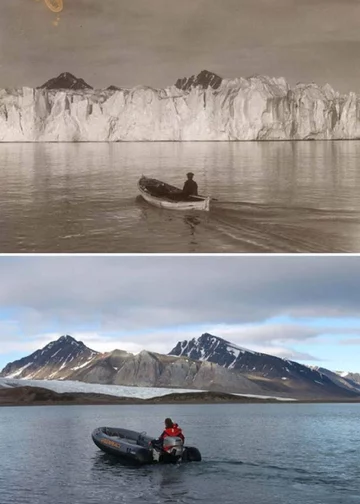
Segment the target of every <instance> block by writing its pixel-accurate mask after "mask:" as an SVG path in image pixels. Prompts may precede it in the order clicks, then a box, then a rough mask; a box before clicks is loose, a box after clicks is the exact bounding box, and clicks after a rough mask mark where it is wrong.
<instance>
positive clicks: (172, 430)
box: [160, 423, 185, 442]
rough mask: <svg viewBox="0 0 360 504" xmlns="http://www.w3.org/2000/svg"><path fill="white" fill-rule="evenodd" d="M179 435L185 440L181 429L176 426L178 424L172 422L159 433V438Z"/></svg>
mask: <svg viewBox="0 0 360 504" xmlns="http://www.w3.org/2000/svg"><path fill="white" fill-rule="evenodd" d="M169 436H170V437H179V438H180V439H182V441H183V442H184V441H185V437H184V434H183V433H182V430H181V429H180V427H179V426H178V424H176V423H174V424H173V426H172V427H170V428H168V429H165V430H164V432H163V433H162V434H161V436H160V439H164V438H166V437H169Z"/></svg>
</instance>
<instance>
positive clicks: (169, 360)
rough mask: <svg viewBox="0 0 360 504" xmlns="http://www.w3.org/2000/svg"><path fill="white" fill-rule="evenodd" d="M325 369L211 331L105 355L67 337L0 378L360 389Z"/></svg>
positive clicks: (334, 392) (287, 390)
mask: <svg viewBox="0 0 360 504" xmlns="http://www.w3.org/2000/svg"><path fill="white" fill-rule="evenodd" d="M331 373H332V372H331V371H328V370H324V369H321V370H320V369H313V368H310V367H308V366H304V365H301V364H298V363H296V362H293V361H290V360H285V359H280V358H278V357H274V356H270V355H266V354H261V353H259V352H252V351H251V350H246V349H243V348H240V347H237V346H236V345H234V344H232V343H230V342H228V341H226V340H224V339H222V338H219V337H217V336H213V335H210V334H208V333H205V334H203V335H202V336H201V337H199V338H198V339H193V340H191V341H186V340H185V341H182V342H179V343H178V344H177V345H176V346H175V347H174V348H173V349H172V350H171V352H170V354H169V355H163V354H158V353H155V352H148V351H146V350H143V351H142V352H140V353H139V354H137V355H133V354H131V353H128V352H125V351H122V350H114V351H113V352H109V353H99V352H96V351H94V350H91V349H90V348H88V347H86V346H85V345H84V344H83V343H82V342H78V341H76V340H75V339H74V338H72V337H71V336H69V335H66V336H62V337H61V338H59V339H58V340H57V341H53V342H51V343H49V344H48V345H46V346H45V347H44V348H42V349H40V350H37V351H36V352H33V353H32V354H31V355H29V356H27V357H24V358H22V359H19V360H17V361H14V362H11V363H9V364H7V366H5V368H4V369H3V370H2V371H1V373H0V377H6V378H26V379H38V380H40V379H49V380H77V381H82V382H86V383H93V384H97V383H99V384H112V385H127V386H138V387H170V388H185V389H199V390H210V391H219V392H228V393H229V392H232V393H243V394H253V395H268V396H269V395H274V393H275V394H276V395H280V396H286V397H301V398H309V397H319V398H324V397H335V398H344V397H349V398H350V397H356V396H358V395H360V387H358V386H356V385H354V384H353V383H352V382H350V381H349V380H347V379H346V378H342V377H340V376H339V375H337V374H334V375H333V374H331Z"/></svg>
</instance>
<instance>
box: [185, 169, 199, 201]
mask: <svg viewBox="0 0 360 504" xmlns="http://www.w3.org/2000/svg"><path fill="white" fill-rule="evenodd" d="M186 176H187V180H186V181H185V184H184V187H183V191H182V192H183V196H185V198H188V197H189V196H197V195H198V185H197V183H196V182H195V180H193V177H194V174H193V173H191V172H189V173H187V174H186Z"/></svg>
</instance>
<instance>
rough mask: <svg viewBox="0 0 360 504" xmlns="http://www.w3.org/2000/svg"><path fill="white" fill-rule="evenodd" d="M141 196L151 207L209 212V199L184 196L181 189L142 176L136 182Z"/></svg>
mask: <svg viewBox="0 0 360 504" xmlns="http://www.w3.org/2000/svg"><path fill="white" fill-rule="evenodd" d="M138 188H139V191H140V194H141V196H142V197H143V198H144V200H146V201H147V202H148V203H150V204H151V205H154V206H156V207H158V208H166V209H168V210H203V211H207V212H208V211H209V210H210V197H206V196H188V197H186V196H184V195H183V192H182V190H181V189H179V188H178V187H174V186H172V185H170V184H166V183H165V182H161V180H156V179H154V178H148V177H144V176H142V177H141V179H140V180H139V182H138Z"/></svg>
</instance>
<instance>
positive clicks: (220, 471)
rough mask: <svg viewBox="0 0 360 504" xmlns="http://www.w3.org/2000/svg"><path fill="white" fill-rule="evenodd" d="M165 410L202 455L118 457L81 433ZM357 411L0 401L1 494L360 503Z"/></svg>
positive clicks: (42, 503) (157, 426) (84, 501)
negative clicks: (129, 461)
mask: <svg viewBox="0 0 360 504" xmlns="http://www.w3.org/2000/svg"><path fill="white" fill-rule="evenodd" d="M169 415H171V416H173V417H174V418H176V420H177V421H178V422H179V423H180V424H181V426H182V427H183V429H184V431H185V435H186V438H187V442H188V444H193V445H196V446H198V447H199V449H200V450H201V452H202V455H203V461H202V462H200V463H192V464H182V465H178V466H171V467H169V466H148V467H142V468H133V467H124V466H123V465H121V464H120V463H119V462H116V461H115V460H113V459H111V458H110V457H108V456H107V455H105V454H103V453H102V452H101V451H100V450H99V449H98V448H97V447H96V446H95V445H94V444H93V442H92V440H91V438H90V434H91V431H92V430H93V429H94V428H95V427H97V426H100V425H109V426H123V427H129V428H134V429H135V430H146V431H147V432H148V433H149V434H150V435H154V436H156V435H158V434H159V433H160V431H161V429H162V425H163V419H164V418H165V417H166V416H169ZM359 421H360V405H356V404H353V405H344V404H341V405H327V404H321V405H200V406H194V405H191V406H171V407H167V406H105V407H99V406H98V407H94V406H80V407H79V406H58V407H56V406H54V407H19V408H1V409H0V495H1V503H2V504H13V503H17V504H48V503H49V502H51V503H52V504H69V503H71V504H98V503H100V502H101V503H104V504H107V503H111V504H113V503H114V502H119V503H140V502H147V503H160V504H165V503H194V502H199V503H202V502H204V503H208V504H215V503H219V502H221V503H229V504H230V503H236V504H238V503H242V504H272V503H274V504H289V503H296V504H332V503H334V504H353V503H359V502H360V468H359V461H360V458H359Z"/></svg>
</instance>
